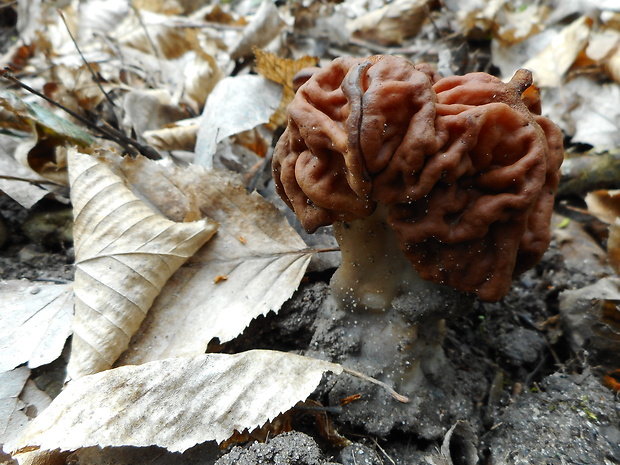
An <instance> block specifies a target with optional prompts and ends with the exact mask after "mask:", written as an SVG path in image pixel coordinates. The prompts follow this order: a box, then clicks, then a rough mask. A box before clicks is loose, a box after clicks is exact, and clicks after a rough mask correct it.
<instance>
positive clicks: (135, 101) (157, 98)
mask: <svg viewBox="0 0 620 465" xmlns="http://www.w3.org/2000/svg"><path fill="white" fill-rule="evenodd" d="M123 110H124V114H125V118H124V121H123V124H124V126H125V127H127V128H131V129H133V130H134V131H135V133H136V134H137V135H138V138H139V140H142V134H143V133H144V132H145V131H148V130H155V129H160V128H162V127H164V126H165V125H167V124H171V123H174V122H175V121H177V120H179V119H181V118H183V117H185V116H186V113H185V112H184V111H182V110H181V109H180V108H179V107H177V106H176V105H174V104H173V103H172V98H171V95H170V92H168V91H167V90H165V89H147V90H133V91H131V92H128V93H127V94H125V98H124V99H123Z"/></svg>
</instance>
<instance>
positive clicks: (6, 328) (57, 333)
mask: <svg viewBox="0 0 620 465" xmlns="http://www.w3.org/2000/svg"><path fill="white" fill-rule="evenodd" d="M71 287H72V286H71V285H70V284H44V283H33V282H29V281H26V280H13V281H4V282H0V294H1V295H2V300H1V301H0V328H2V333H0V372H3V371H7V370H12V369H13V368H15V367H16V366H18V365H21V364H22V363H27V364H28V366H29V367H30V368H36V367H38V366H41V365H45V364H47V363H51V362H53V361H54V360H56V359H57V358H58V357H59V356H60V353H61V352H62V349H63V347H64V345H65V341H66V340H67V338H68V337H69V334H71V317H72V315H73V299H72V294H71Z"/></svg>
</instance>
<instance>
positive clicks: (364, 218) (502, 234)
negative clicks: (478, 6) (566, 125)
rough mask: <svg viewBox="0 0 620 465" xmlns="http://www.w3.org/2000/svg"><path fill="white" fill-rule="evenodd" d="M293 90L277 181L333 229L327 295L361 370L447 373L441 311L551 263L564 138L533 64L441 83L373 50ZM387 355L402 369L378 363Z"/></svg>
mask: <svg viewBox="0 0 620 465" xmlns="http://www.w3.org/2000/svg"><path fill="white" fill-rule="evenodd" d="M296 83H297V85H299V87H298V89H297V92H296V94H295V98H294V100H293V102H292V103H291V104H290V105H289V107H288V125H287V128H286V130H285V131H284V133H283V135H282V136H281V138H280V140H279V141H278V143H277V145H276V148H275V151H274V155H273V176H274V181H275V186H276V190H277V192H278V194H279V195H280V196H281V197H282V199H283V200H284V201H285V202H286V203H287V204H288V206H289V207H290V208H291V209H292V210H294V212H295V213H296V215H297V217H298V218H299V220H300V222H301V224H302V226H303V227H304V228H305V229H306V230H307V231H308V232H314V231H315V230H316V229H317V228H319V227H321V226H327V225H330V224H333V227H334V233H335V237H336V239H337V241H338V243H339V244H340V248H341V251H342V263H341V265H340V267H339V268H338V270H337V271H336V272H335V273H334V275H333V277H332V279H331V282H330V287H331V295H332V296H333V297H334V298H335V300H336V302H337V303H338V305H339V306H340V308H341V309H344V310H346V311H349V312H355V320H356V321H357V322H358V328H351V332H352V333H351V334H355V335H356V337H357V338H358V340H360V341H361V342H360V344H361V346H363V347H362V348H361V349H360V350H359V352H360V353H361V354H362V355H361V356H362V357H366V360H361V359H357V362H358V366H363V367H364V368H365V369H368V367H369V366H371V365H372V364H373V363H374V364H375V365H374V366H375V368H377V370H378V372H379V374H380V375H381V373H382V374H383V377H384V378H388V379H392V380H394V381H395V384H397V387H400V388H401V389H404V390H405V391H408V392H411V391H413V390H415V389H417V388H419V386H420V382H421V379H423V378H424V376H421V375H427V376H430V375H435V376H437V374H438V373H440V372H441V371H442V367H443V366H444V365H445V364H444V361H445V358H444V357H443V351H442V349H441V342H442V339H443V334H444V322H443V318H445V316H446V314H447V311H446V309H450V308H454V307H455V306H457V305H463V304H462V303H463V302H467V301H468V300H467V299H463V294H462V291H465V292H468V293H473V294H476V295H478V296H479V297H480V298H482V299H483V300H487V301H497V300H499V299H501V298H502V297H503V296H505V295H506V294H507V293H508V291H509V289H510V285H511V282H512V280H513V278H514V277H515V276H517V275H518V274H519V273H522V272H524V271H525V270H527V269H529V268H531V267H533V266H534V265H535V264H536V263H537V262H538V261H539V260H540V258H541V257H542V254H543V253H544V251H545V250H546V248H547V246H548V244H549V241H550V233H549V223H550V218H551V213H552V208H553V201H554V194H555V190H556V188H557V185H558V182H559V168H560V164H561V162H562V159H563V148H562V134H561V131H560V130H559V129H558V128H557V127H556V126H555V125H554V124H553V123H552V122H551V121H549V120H548V119H547V118H544V117H542V116H540V99H539V97H538V92H537V90H536V88H535V87H534V86H533V85H532V75H531V73H530V72H529V71H527V70H519V71H517V73H516V74H515V76H514V77H513V78H512V80H511V81H510V82H508V83H504V82H502V81H501V80H500V79H498V78H496V77H493V76H491V75H488V74H485V73H472V74H467V75H465V76H454V77H448V78H441V77H440V76H438V75H437V74H436V73H435V72H434V71H433V70H432V68H431V66H430V65H427V64H422V65H414V64H413V63H411V62H410V61H408V60H406V59H404V58H400V57H396V56H380V55H379V56H372V57H369V58H362V59H356V58H337V59H335V60H334V61H332V62H331V63H330V64H329V65H328V66H327V67H325V68H322V69H313V70H308V71H304V72H303V73H302V74H301V75H300V76H299V77H298V79H296ZM451 288H452V289H451ZM455 295H456V296H460V297H456V298H455ZM442 296H443V297H442ZM441 299H443V301H442V300H441ZM455 302H461V303H460V304H455ZM422 307H424V308H422ZM359 309H367V310H369V311H366V312H363V311H362V312H360V311H358V310H359ZM441 309H443V310H441ZM453 311H454V310H453ZM377 328H379V329H377ZM386 353H390V354H391V355H390V356H392V357H394V358H396V359H398V360H397V361H396V362H394V366H391V367H389V366H387V365H386V364H389V362H385V363H384V362H383V361H382V362H376V361H375V359H377V357H379V356H380V354H386ZM364 354H365V355H364ZM382 360H385V357H383V359H382ZM419 368H421V369H419Z"/></svg>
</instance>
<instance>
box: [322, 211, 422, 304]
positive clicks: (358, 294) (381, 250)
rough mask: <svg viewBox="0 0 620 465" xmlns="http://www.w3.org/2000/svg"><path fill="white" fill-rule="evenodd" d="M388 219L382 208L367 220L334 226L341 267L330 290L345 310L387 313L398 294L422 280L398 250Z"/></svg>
mask: <svg viewBox="0 0 620 465" xmlns="http://www.w3.org/2000/svg"><path fill="white" fill-rule="evenodd" d="M386 216H387V208H386V207H385V206H384V205H382V204H379V205H377V208H376V210H375V212H374V213H373V214H372V215H370V216H368V217H366V218H362V219H359V220H355V221H352V222H350V223H342V222H337V223H334V235H335V236H336V240H337V241H338V244H339V245H340V250H341V252H342V264H341V265H340V268H338V270H337V271H336V272H335V273H334V276H333V277H332V279H331V282H330V287H331V291H332V296H333V297H334V298H335V299H336V301H337V302H338V305H340V306H341V307H343V308H366V309H370V310H387V309H388V308H390V306H391V304H392V300H394V298H395V297H396V296H397V295H399V293H401V292H402V291H403V290H404V289H409V288H410V287H411V285H412V283H414V282H416V281H419V280H420V278H419V277H418V274H417V272H416V271H415V270H414V268H413V266H412V265H411V263H410V262H409V261H408V260H407V259H406V258H405V256H404V255H403V253H402V251H401V250H400V249H399V247H398V245H397V244H398V242H397V240H396V235H395V234H394V231H393V230H392V228H390V227H389V226H388V224H387V222H386Z"/></svg>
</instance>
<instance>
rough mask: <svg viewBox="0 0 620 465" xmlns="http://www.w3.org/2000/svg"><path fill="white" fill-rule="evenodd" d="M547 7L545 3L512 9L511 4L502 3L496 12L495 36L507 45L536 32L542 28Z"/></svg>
mask: <svg viewBox="0 0 620 465" xmlns="http://www.w3.org/2000/svg"><path fill="white" fill-rule="evenodd" d="M548 14H549V8H548V7H547V6H545V5H525V6H524V8H519V9H517V10H514V8H513V5H510V4H509V3H504V5H503V7H502V8H501V9H500V10H499V11H498V12H497V18H496V23H497V31H496V32H495V34H496V36H497V37H498V38H499V39H500V40H501V41H502V42H504V43H505V44H507V45H514V44H517V43H519V42H522V41H523V40H525V39H527V38H528V37H531V36H533V35H535V34H538V33H539V32H541V31H542V30H543V29H544V27H545V26H544V25H545V22H544V20H545V18H546V17H547V16H548Z"/></svg>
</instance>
